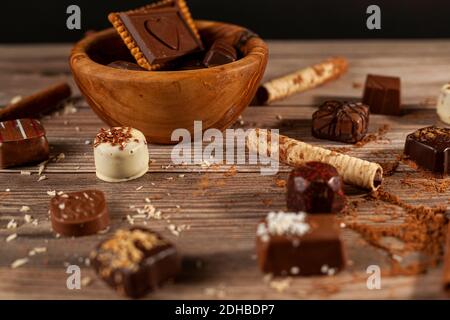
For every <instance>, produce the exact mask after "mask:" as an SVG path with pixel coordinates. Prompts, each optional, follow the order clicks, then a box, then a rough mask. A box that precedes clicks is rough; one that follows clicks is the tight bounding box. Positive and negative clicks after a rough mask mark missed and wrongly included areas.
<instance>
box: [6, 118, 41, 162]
mask: <svg viewBox="0 0 450 320" xmlns="http://www.w3.org/2000/svg"><path fill="white" fill-rule="evenodd" d="M48 157H49V147H48V141H47V138H46V136H45V130H44V127H43V126H42V125H41V123H40V122H39V121H38V120H34V119H17V120H9V121H4V122H0V168H10V167H15V166H20V165H24V164H29V163H38V162H41V161H44V160H47V159H48Z"/></svg>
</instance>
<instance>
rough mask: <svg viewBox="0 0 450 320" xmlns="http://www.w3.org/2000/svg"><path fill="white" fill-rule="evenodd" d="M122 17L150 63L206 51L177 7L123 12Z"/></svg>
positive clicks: (120, 15)
mask: <svg viewBox="0 0 450 320" xmlns="http://www.w3.org/2000/svg"><path fill="white" fill-rule="evenodd" d="M119 17H120V19H121V20H122V22H123V24H124V26H125V27H126V29H127V30H128V32H129V34H130V35H131V37H132V38H133V40H134V41H135V42H136V44H137V45H138V47H139V49H140V50H141V51H142V53H143V55H144V56H145V58H146V60H147V61H148V63H149V64H159V63H164V62H168V61H171V60H174V59H176V58H179V57H181V56H184V55H186V54H189V53H193V52H197V51H201V50H202V49H203V48H202V43H201V41H200V40H199V39H198V38H197V37H196V35H195V33H194V32H193V30H191V28H190V27H189V25H188V23H187V22H186V20H185V19H184V17H183V15H182V14H181V12H180V11H179V9H178V8H177V7H173V8H163V9H153V10H150V11H147V12H128V13H127V12H122V13H120V14H119Z"/></svg>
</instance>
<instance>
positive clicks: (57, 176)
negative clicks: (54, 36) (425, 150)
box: [0, 40, 450, 299]
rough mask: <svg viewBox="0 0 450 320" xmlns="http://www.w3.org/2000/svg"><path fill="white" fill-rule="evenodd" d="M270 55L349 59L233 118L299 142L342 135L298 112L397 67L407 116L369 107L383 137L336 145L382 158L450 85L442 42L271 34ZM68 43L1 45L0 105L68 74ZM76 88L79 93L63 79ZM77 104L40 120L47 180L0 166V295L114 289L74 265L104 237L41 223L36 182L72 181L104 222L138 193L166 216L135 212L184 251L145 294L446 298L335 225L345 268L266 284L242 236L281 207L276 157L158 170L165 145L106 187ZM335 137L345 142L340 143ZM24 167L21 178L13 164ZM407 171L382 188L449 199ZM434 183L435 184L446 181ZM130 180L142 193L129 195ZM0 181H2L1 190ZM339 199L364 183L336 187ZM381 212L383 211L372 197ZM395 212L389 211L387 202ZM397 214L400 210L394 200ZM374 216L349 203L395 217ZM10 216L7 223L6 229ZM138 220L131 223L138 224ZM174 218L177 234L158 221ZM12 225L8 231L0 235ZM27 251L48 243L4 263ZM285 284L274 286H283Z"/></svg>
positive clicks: (86, 116)
mask: <svg viewBox="0 0 450 320" xmlns="http://www.w3.org/2000/svg"><path fill="white" fill-rule="evenodd" d="M270 49H271V59H270V63H269V67H268V70H267V73H266V76H265V78H266V79H270V78H272V77H274V76H277V75H282V74H284V73H286V72H292V71H294V70H296V69H299V68H301V67H304V66H307V65H310V64H312V63H315V62H318V61H320V60H322V59H324V58H327V57H328V56H333V55H343V56H345V57H347V58H348V59H349V60H350V66H351V68H350V71H349V73H348V74H347V75H345V76H344V77H343V78H341V79H340V80H339V81H336V82H333V83H330V84H328V85H326V86H323V87H321V88H318V89H315V90H312V91H309V92H306V93H304V94H301V95H295V96H293V97H291V98H289V99H286V100H284V101H281V102H277V104H276V105H274V106H270V107H260V106H254V107H250V108H248V109H247V110H246V111H245V112H244V114H243V120H244V123H243V125H240V124H236V126H237V127H240V126H242V127H244V128H249V127H253V126H262V127H271V128H280V131H281V133H283V134H287V135H289V136H292V137H295V138H299V139H302V140H304V141H307V142H310V143H313V144H317V145H322V146H327V147H342V146H343V145H342V144H338V143H333V142H329V141H321V140H317V139H314V138H313V137H312V136H311V134H310V119H311V114H312V113H313V112H314V110H315V107H316V105H317V104H318V103H320V102H321V101H323V100H324V99H328V98H331V97H339V98H346V99H352V100H355V99H359V97H360V96H361V93H362V84H363V82H364V79H365V76H366V74H367V73H376V74H391V75H398V76H401V78H402V86H403V89H404V90H403V101H404V103H405V106H406V112H405V115H403V116H401V117H386V116H378V115H375V116H372V117H371V123H370V130H369V131H370V132H376V131H377V130H378V128H380V127H382V126H383V125H389V127H390V128H389V130H388V131H387V133H386V134H385V135H384V136H383V138H382V139H381V140H380V141H378V142H374V143H369V144H367V145H366V146H364V147H363V148H355V149H352V150H350V151H349V152H348V153H349V154H351V155H355V156H358V157H361V158H364V159H368V160H372V161H378V162H381V163H392V162H393V161H395V159H396V156H397V155H398V154H401V152H402V150H403V143H404V139H405V137H406V135H407V134H408V133H410V132H412V131H413V130H415V129H417V128H419V127H423V126H426V125H430V124H435V123H439V121H438V120H437V117H436V115H435V111H434V110H433V108H434V103H435V101H436V97H437V95H438V92H439V89H440V87H441V86H442V85H443V84H444V83H446V82H448V81H450V78H449V75H450V41H437V40H433V41H311V42H308V41H297V42H286V41H271V42H270ZM69 51H70V46H66V45H62V46H55V45H40V46H38V47H36V46H32V47H31V46H27V45H24V46H0V84H1V85H0V104H5V103H7V102H8V101H9V100H10V99H11V98H12V97H14V96H17V95H26V94H29V93H31V92H33V91H35V90H37V89H39V88H42V87H45V86H46V85H48V84H51V83H54V82H56V81H58V80H61V79H68V81H70V82H71V83H72V84H73V81H72V79H71V77H70V71H69V69H68V65H67V55H68V53H69ZM73 88H74V91H75V95H78V94H79V93H78V90H77V89H76V87H75V86H73ZM75 106H76V112H74V113H67V114H64V112H62V111H60V112H58V114H53V115H51V116H50V117H47V118H46V119H45V120H44V121H43V123H44V125H45V127H46V129H47V132H48V138H49V141H50V144H51V146H52V151H51V152H52V155H58V154H60V153H64V155H65V158H64V159H63V160H62V161H60V162H57V163H56V162H52V163H50V164H49V165H48V167H47V169H46V171H45V175H46V176H47V177H48V179H47V180H44V181H41V182H37V179H38V176H37V173H36V172H37V170H38V168H37V166H32V167H24V168H18V169H10V170H0V241H1V242H3V243H2V244H1V245H0V298H3V299H16V298H25V299H29V298H38V299H61V298H64V299H72V298H73V299H99V298H108V299H110V298H111V299H116V298H120V297H118V296H117V295H116V294H115V293H114V292H113V291H111V290H110V289H109V288H107V287H106V286H105V285H104V284H103V283H102V282H101V281H100V280H98V279H97V278H96V276H95V275H94V273H93V272H92V271H91V269H90V268H89V267H87V266H85V258H86V257H87V255H88V253H89V251H90V250H91V249H92V248H93V247H94V246H95V244H96V243H98V241H100V240H101V239H103V238H105V237H107V235H98V236H93V237H83V238H79V239H70V238H56V237H55V235H54V233H53V232H52V230H51V226H50V223H49V221H48V214H47V211H48V203H49V199H50V197H49V195H48V194H47V191H53V190H56V191H65V192H67V191H75V190H80V189H83V188H97V189H100V190H103V191H104V192H105V193H106V195H107V198H108V206H109V208H110V212H111V217H112V226H111V231H112V230H115V229H117V228H119V227H124V226H128V225H129V222H128V221H127V219H126V216H127V215H129V214H130V215H132V214H133V210H134V209H132V208H130V206H136V207H140V206H143V205H144V204H145V201H144V199H145V198H146V197H148V198H150V199H152V204H153V205H154V206H155V207H156V208H158V209H160V210H161V211H162V212H163V214H164V215H165V218H164V219H162V220H150V221H146V223H147V225H148V226H151V227H152V228H153V229H155V230H157V231H160V232H162V233H163V234H164V235H165V236H167V237H168V238H170V239H171V240H173V241H174V242H176V244H177V246H178V248H179V250H180V252H181V253H182V254H183V256H184V261H183V273H182V275H181V277H180V279H179V280H178V281H177V282H176V283H175V284H170V285H168V286H165V287H164V288H163V289H161V290H160V291H158V292H155V293H154V294H151V295H149V296H148V298H149V299H166V298H168V299H191V298H198V299H210V298H237V299H240V298H242V299H244V298H247V299H266V298H272V299H285V298H293V299H310V298H336V299H361V298H366V299H381V298H385V299H398V298H445V297H446V296H445V294H444V293H443V292H442V290H441V283H440V280H441V276H442V267H441V266H440V265H438V266H437V267H435V268H429V269H428V270H427V272H426V273H425V274H420V275H414V276H404V275H400V276H393V275H391V274H390V272H389V271H390V268H391V265H392V259H391V257H390V256H389V255H388V254H387V253H386V252H385V251H383V250H381V249H378V248H375V247H373V246H371V245H370V244H368V243H366V242H365V241H364V240H363V239H362V238H361V236H360V235H359V234H358V233H356V232H354V231H352V230H350V229H348V228H345V229H343V237H344V242H345V246H346V249H347V252H348V259H349V261H351V265H350V266H349V267H348V268H347V270H345V271H344V272H342V273H340V274H338V275H336V276H332V277H328V276H326V277H312V278H299V279H275V280H272V281H267V278H266V279H263V278H264V275H262V274H261V273H260V272H259V270H258V268H257V265H256V261H255V256H254V253H255V252H254V240H255V239H254V238H255V227H256V223H257V222H258V221H259V220H260V219H261V218H263V217H264V216H265V215H266V214H267V213H268V212H269V211H272V210H284V209H285V190H284V188H283V187H280V186H278V185H277V181H279V180H280V179H286V177H287V174H288V172H289V168H288V167H286V166H282V167H281V168H280V173H279V174H278V175H276V176H261V175H260V173H259V168H258V167H257V166H250V165H248V166H244V165H239V166H237V167H236V171H237V172H236V174H234V173H233V171H231V170H230V166H225V165H223V166H213V167H209V168H205V167H201V166H169V165H170V151H171V147H168V146H157V145H150V146H149V151H150V157H151V158H152V159H153V160H155V161H154V162H153V163H152V164H151V168H150V170H149V173H148V174H147V175H146V176H144V177H143V178H141V179H139V180H135V181H132V182H128V183H122V184H108V183H104V182H102V181H99V180H98V179H96V177H95V174H94V172H95V168H94V162H93V154H92V144H87V143H86V141H92V139H93V137H94V136H95V134H96V132H97V131H98V129H99V128H100V127H101V126H103V124H102V123H101V121H100V120H99V119H98V118H97V117H96V116H95V115H94V114H93V113H92V111H90V109H89V107H88V106H87V104H86V103H85V102H84V101H83V100H79V101H77V102H76V104H75ZM344 146H345V145H344ZM23 170H26V171H30V172H32V175H21V174H20V173H21V171H23ZM405 179H409V180H412V181H415V182H417V181H424V180H427V179H429V178H427V177H424V176H423V175H421V174H420V173H417V172H415V171H414V170H413V169H412V168H411V167H409V166H408V165H406V164H403V163H402V164H400V166H399V168H398V170H397V171H396V173H395V174H394V175H393V176H390V177H387V178H386V184H385V188H386V189H387V190H388V191H390V192H393V193H396V194H397V195H399V196H400V198H402V199H403V200H405V201H407V202H408V203H411V204H427V205H439V204H447V202H448V200H449V195H450V190H448V191H447V190H446V189H445V188H444V190H439V191H433V190H430V189H429V188H424V189H423V190H422V189H417V188H413V187H411V186H408V185H407V184H405V183H404V181H405ZM446 181H447V179H441V180H439V181H438V182H437V183H442V182H446ZM140 186H143V188H142V189H140V190H139V191H137V190H136V189H138V188H139V187H140ZM6 189H10V191H9V192H6V191H5V190H6ZM346 190H347V193H348V194H349V195H350V198H351V199H359V198H361V195H363V193H362V192H361V191H359V190H356V189H353V188H350V187H347V188H346ZM22 206H29V207H30V208H31V211H30V212H29V213H28V214H30V215H32V216H33V218H36V219H37V220H38V224H37V225H33V224H29V223H26V222H25V221H24V212H20V209H21V207H22ZM381 209H382V210H383V207H381ZM399 210H400V209H399ZM400 211H401V210H400ZM380 215H389V213H383V212H381V213H380V208H378V209H377V208H374V206H373V203H367V204H365V205H362V206H361V207H360V208H358V212H357V216H356V220H357V221H359V222H367V223H372V224H376V223H378V224H387V225H395V224H398V223H399V222H401V219H399V220H396V219H391V220H389V221H387V222H386V221H384V220H380V221H379V222H375V221H374V220H376V219H374V217H379V216H380ZM11 219H15V220H16V221H17V222H18V224H19V226H18V228H17V229H7V228H6V226H7V224H8V222H9V221H11ZM136 223H141V222H139V221H136ZM171 224H173V225H176V226H185V227H187V228H188V230H185V231H183V232H182V233H181V235H180V236H179V237H176V236H174V235H173V234H172V233H171V232H169V230H168V229H167V228H168V226H169V225H171ZM12 233H17V234H18V237H17V239H15V240H13V241H11V242H8V243H7V242H5V239H6V238H7V237H8V236H9V235H10V234H12ZM35 247H46V248H47V252H46V253H42V254H37V255H35V256H31V257H29V260H30V261H29V263H28V264H26V265H25V266H23V267H21V268H18V269H14V270H12V269H11V268H10V264H11V263H12V262H13V261H15V260H16V259H19V258H23V257H26V256H27V255H28V253H29V251H30V250H32V249H33V248H35ZM69 264H77V265H80V267H82V276H83V277H89V278H91V279H92V280H94V281H93V282H92V283H91V284H90V285H89V286H86V287H83V289H82V290H68V289H67V288H66V279H67V274H66V273H65V271H66V266H67V265H69ZM373 264H375V265H379V266H380V267H381V269H382V271H383V278H382V289H381V290H368V289H367V286H366V281H367V277H368V275H367V274H366V268H367V267H368V266H369V265H373ZM283 288H284V290H281V289H283Z"/></svg>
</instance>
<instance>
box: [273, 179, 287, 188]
mask: <svg viewBox="0 0 450 320" xmlns="http://www.w3.org/2000/svg"><path fill="white" fill-rule="evenodd" d="M286 184H287V182H286V180H284V179H276V180H275V185H276V186H277V187H278V188H284V187H286Z"/></svg>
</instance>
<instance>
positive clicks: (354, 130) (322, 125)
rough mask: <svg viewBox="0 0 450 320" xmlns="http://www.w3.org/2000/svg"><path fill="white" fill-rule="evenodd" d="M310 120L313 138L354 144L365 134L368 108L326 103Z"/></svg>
mask: <svg viewBox="0 0 450 320" xmlns="http://www.w3.org/2000/svg"><path fill="white" fill-rule="evenodd" d="M312 119H313V120H312V134H313V136H314V137H316V138H319V139H328V140H334V141H341V142H346V143H356V142H358V141H360V140H361V139H362V138H364V136H365V135H366V133H367V128H368V126H369V107H368V106H367V105H365V104H363V103H360V102H358V103H352V102H341V101H326V102H325V103H323V104H322V105H321V106H320V107H319V110H317V111H316V112H315V113H314V114H313V117H312Z"/></svg>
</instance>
